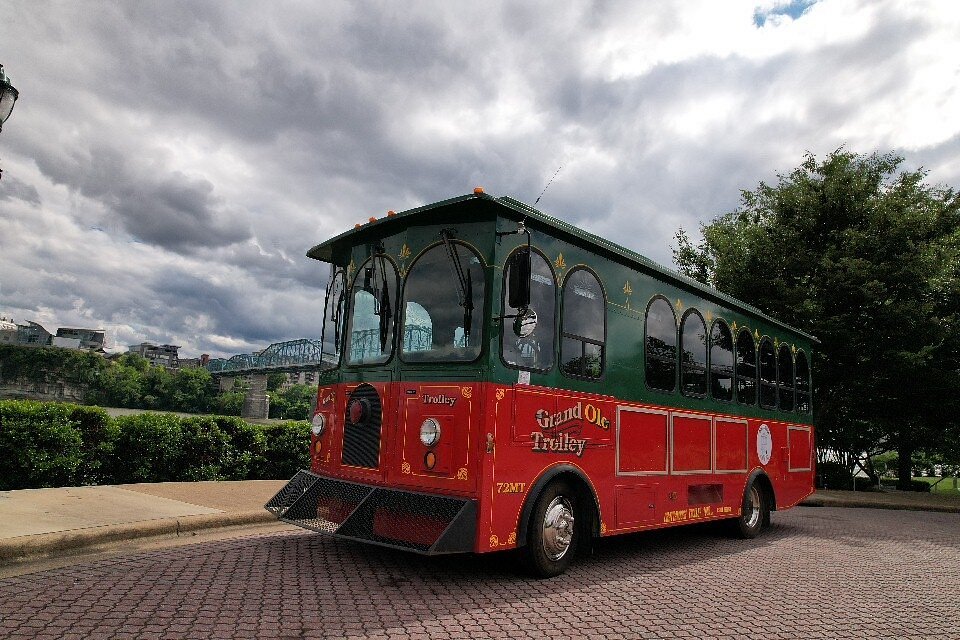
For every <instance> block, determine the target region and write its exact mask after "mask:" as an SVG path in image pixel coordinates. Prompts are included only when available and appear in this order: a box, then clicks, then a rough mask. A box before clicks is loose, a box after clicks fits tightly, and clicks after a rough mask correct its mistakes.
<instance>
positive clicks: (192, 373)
mask: <svg viewBox="0 0 960 640" xmlns="http://www.w3.org/2000/svg"><path fill="white" fill-rule="evenodd" d="M170 387H171V396H170V398H169V401H170V403H169V404H170V407H171V408H173V409H174V410H176V411H187V412H190V413H206V412H207V411H209V410H210V408H211V406H212V404H213V393H212V389H213V378H212V377H211V375H210V372H209V371H207V370H206V369H180V370H179V371H177V372H176V374H174V375H173V377H172V380H171V384H170Z"/></svg>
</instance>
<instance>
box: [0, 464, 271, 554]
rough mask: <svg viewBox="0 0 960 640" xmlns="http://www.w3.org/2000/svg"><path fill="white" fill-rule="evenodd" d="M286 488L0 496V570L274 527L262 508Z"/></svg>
mask: <svg viewBox="0 0 960 640" xmlns="http://www.w3.org/2000/svg"><path fill="white" fill-rule="evenodd" d="M285 483H286V481H285V480H248V481H243V482H161V483H156V484H125V485H117V486H102V487H64V488H59V489H24V490H22V491H0V566H2V565H3V564H5V563H8V562H11V561H17V560H22V559H24V558H29V557H43V556H50V555H56V554H63V553H69V552H71V551H76V550H79V549H84V548H87V547H95V546H97V545H102V544H107V543H112V542H119V541H123V540H132V539H137V538H149V537H154V536H163V535H181V534H183V533H187V532H194V531H200V530H204V529H215V528H221V527H230V526H240V525H251V524H260V523H267V522H276V519H275V518H274V517H273V516H272V515H271V514H270V513H268V512H267V511H265V510H264V508H263V505H264V504H265V503H266V502H267V500H269V499H270V498H272V497H273V496H274V494H275V493H276V492H277V491H279V490H280V488H281V487H282V486H283V485H284V484H285Z"/></svg>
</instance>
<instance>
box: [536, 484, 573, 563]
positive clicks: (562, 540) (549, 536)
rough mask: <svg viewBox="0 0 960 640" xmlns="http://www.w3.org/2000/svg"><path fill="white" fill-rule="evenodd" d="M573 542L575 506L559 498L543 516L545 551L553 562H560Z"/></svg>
mask: <svg viewBox="0 0 960 640" xmlns="http://www.w3.org/2000/svg"><path fill="white" fill-rule="evenodd" d="M571 542H573V506H572V505H571V504H570V501H569V500H568V499H567V498H565V497H563V496H557V497H556V498H554V499H553V501H552V502H551V503H550V505H549V506H548V507H547V512H546V514H545V515H544V516H543V550H544V552H545V553H546V554H547V557H548V558H550V559H551V560H559V559H560V558H562V557H563V556H564V555H566V553H567V551H569V550H570V543H571Z"/></svg>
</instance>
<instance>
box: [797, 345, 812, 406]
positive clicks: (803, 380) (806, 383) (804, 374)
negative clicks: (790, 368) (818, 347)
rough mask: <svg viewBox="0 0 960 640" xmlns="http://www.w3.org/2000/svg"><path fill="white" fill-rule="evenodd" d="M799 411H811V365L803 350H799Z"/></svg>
mask: <svg viewBox="0 0 960 640" xmlns="http://www.w3.org/2000/svg"><path fill="white" fill-rule="evenodd" d="M797 411H798V412H799V413H810V365H809V363H808V362H807V354H805V353H804V352H803V351H798V352H797Z"/></svg>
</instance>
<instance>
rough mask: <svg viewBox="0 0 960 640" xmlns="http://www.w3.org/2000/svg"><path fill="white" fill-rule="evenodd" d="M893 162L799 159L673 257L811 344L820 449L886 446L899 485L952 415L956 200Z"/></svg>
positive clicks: (959, 314)
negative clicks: (816, 343) (816, 341)
mask: <svg viewBox="0 0 960 640" xmlns="http://www.w3.org/2000/svg"><path fill="white" fill-rule="evenodd" d="M902 163H903V158H901V157H900V156H897V155H895V154H876V153H875V154H871V155H860V154H855V153H851V152H848V151H846V150H843V149H839V150H837V151H834V152H833V153H831V154H829V155H828V156H827V157H826V158H824V159H823V160H818V159H817V158H815V157H814V156H813V155H812V154H808V155H807V156H806V157H805V158H804V160H803V162H802V163H801V164H800V166H799V167H797V168H796V169H794V170H793V171H792V172H790V173H788V174H781V175H778V180H777V183H776V184H774V185H770V184H766V183H763V182H761V183H760V184H759V185H758V186H757V188H756V189H754V190H753V191H746V190H745V191H743V192H742V194H741V205H740V207H739V208H738V209H737V210H735V211H733V212H730V213H726V214H723V215H721V216H719V217H718V218H716V219H715V220H713V221H712V222H710V223H708V224H706V225H704V226H702V227H701V232H702V241H700V242H699V243H698V244H696V245H694V243H693V242H691V240H690V238H689V237H688V236H687V234H686V233H685V232H684V231H683V230H682V229H681V230H680V231H679V232H678V233H677V245H676V247H675V248H674V260H675V261H676V263H677V265H678V266H679V268H680V270H681V272H683V273H685V274H686V275H689V276H691V277H693V278H696V279H697V280H700V281H701V282H704V283H707V284H710V285H712V286H714V287H716V288H717V289H719V290H721V291H724V292H726V293H729V294H731V295H733V296H735V297H737V298H739V299H741V300H744V301H746V302H748V303H750V304H753V305H755V306H757V307H758V308H760V309H761V310H763V311H765V312H767V313H769V314H771V315H773V316H774V317H778V318H781V319H783V320H786V321H787V322H790V323H791V324H793V325H795V326H797V327H799V328H801V329H803V330H804V331H807V332H809V333H812V334H813V335H816V336H818V337H819V338H820V340H821V341H822V345H821V348H820V350H819V351H818V352H817V353H816V354H815V357H814V360H813V363H814V383H815V386H816V391H817V395H816V403H815V419H816V421H817V424H818V428H819V446H820V447H821V448H829V449H832V450H835V451H840V452H846V453H859V452H862V451H867V452H872V453H876V452H881V451H885V450H890V449H897V450H898V451H899V452H900V456H899V458H900V460H906V465H905V466H906V467H907V470H906V472H904V467H903V466H901V469H900V475H901V479H900V480H901V482H903V481H904V480H903V476H904V473H906V475H907V476H909V460H910V454H911V453H912V452H913V451H915V450H939V449H944V448H947V446H948V443H947V441H946V436H947V434H948V433H949V432H950V430H951V429H952V426H951V425H952V424H954V423H955V421H956V417H955V416H956V415H957V410H958V409H960V407H958V397H960V357H958V354H960V335H958V334H960V232H958V229H960V198H958V196H957V194H956V193H955V192H954V191H953V190H952V189H948V188H944V187H940V186H931V185H928V184H927V183H926V182H925V178H926V172H925V171H923V170H917V171H904V170H901V165H902ZM908 479H909V478H908Z"/></svg>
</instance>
